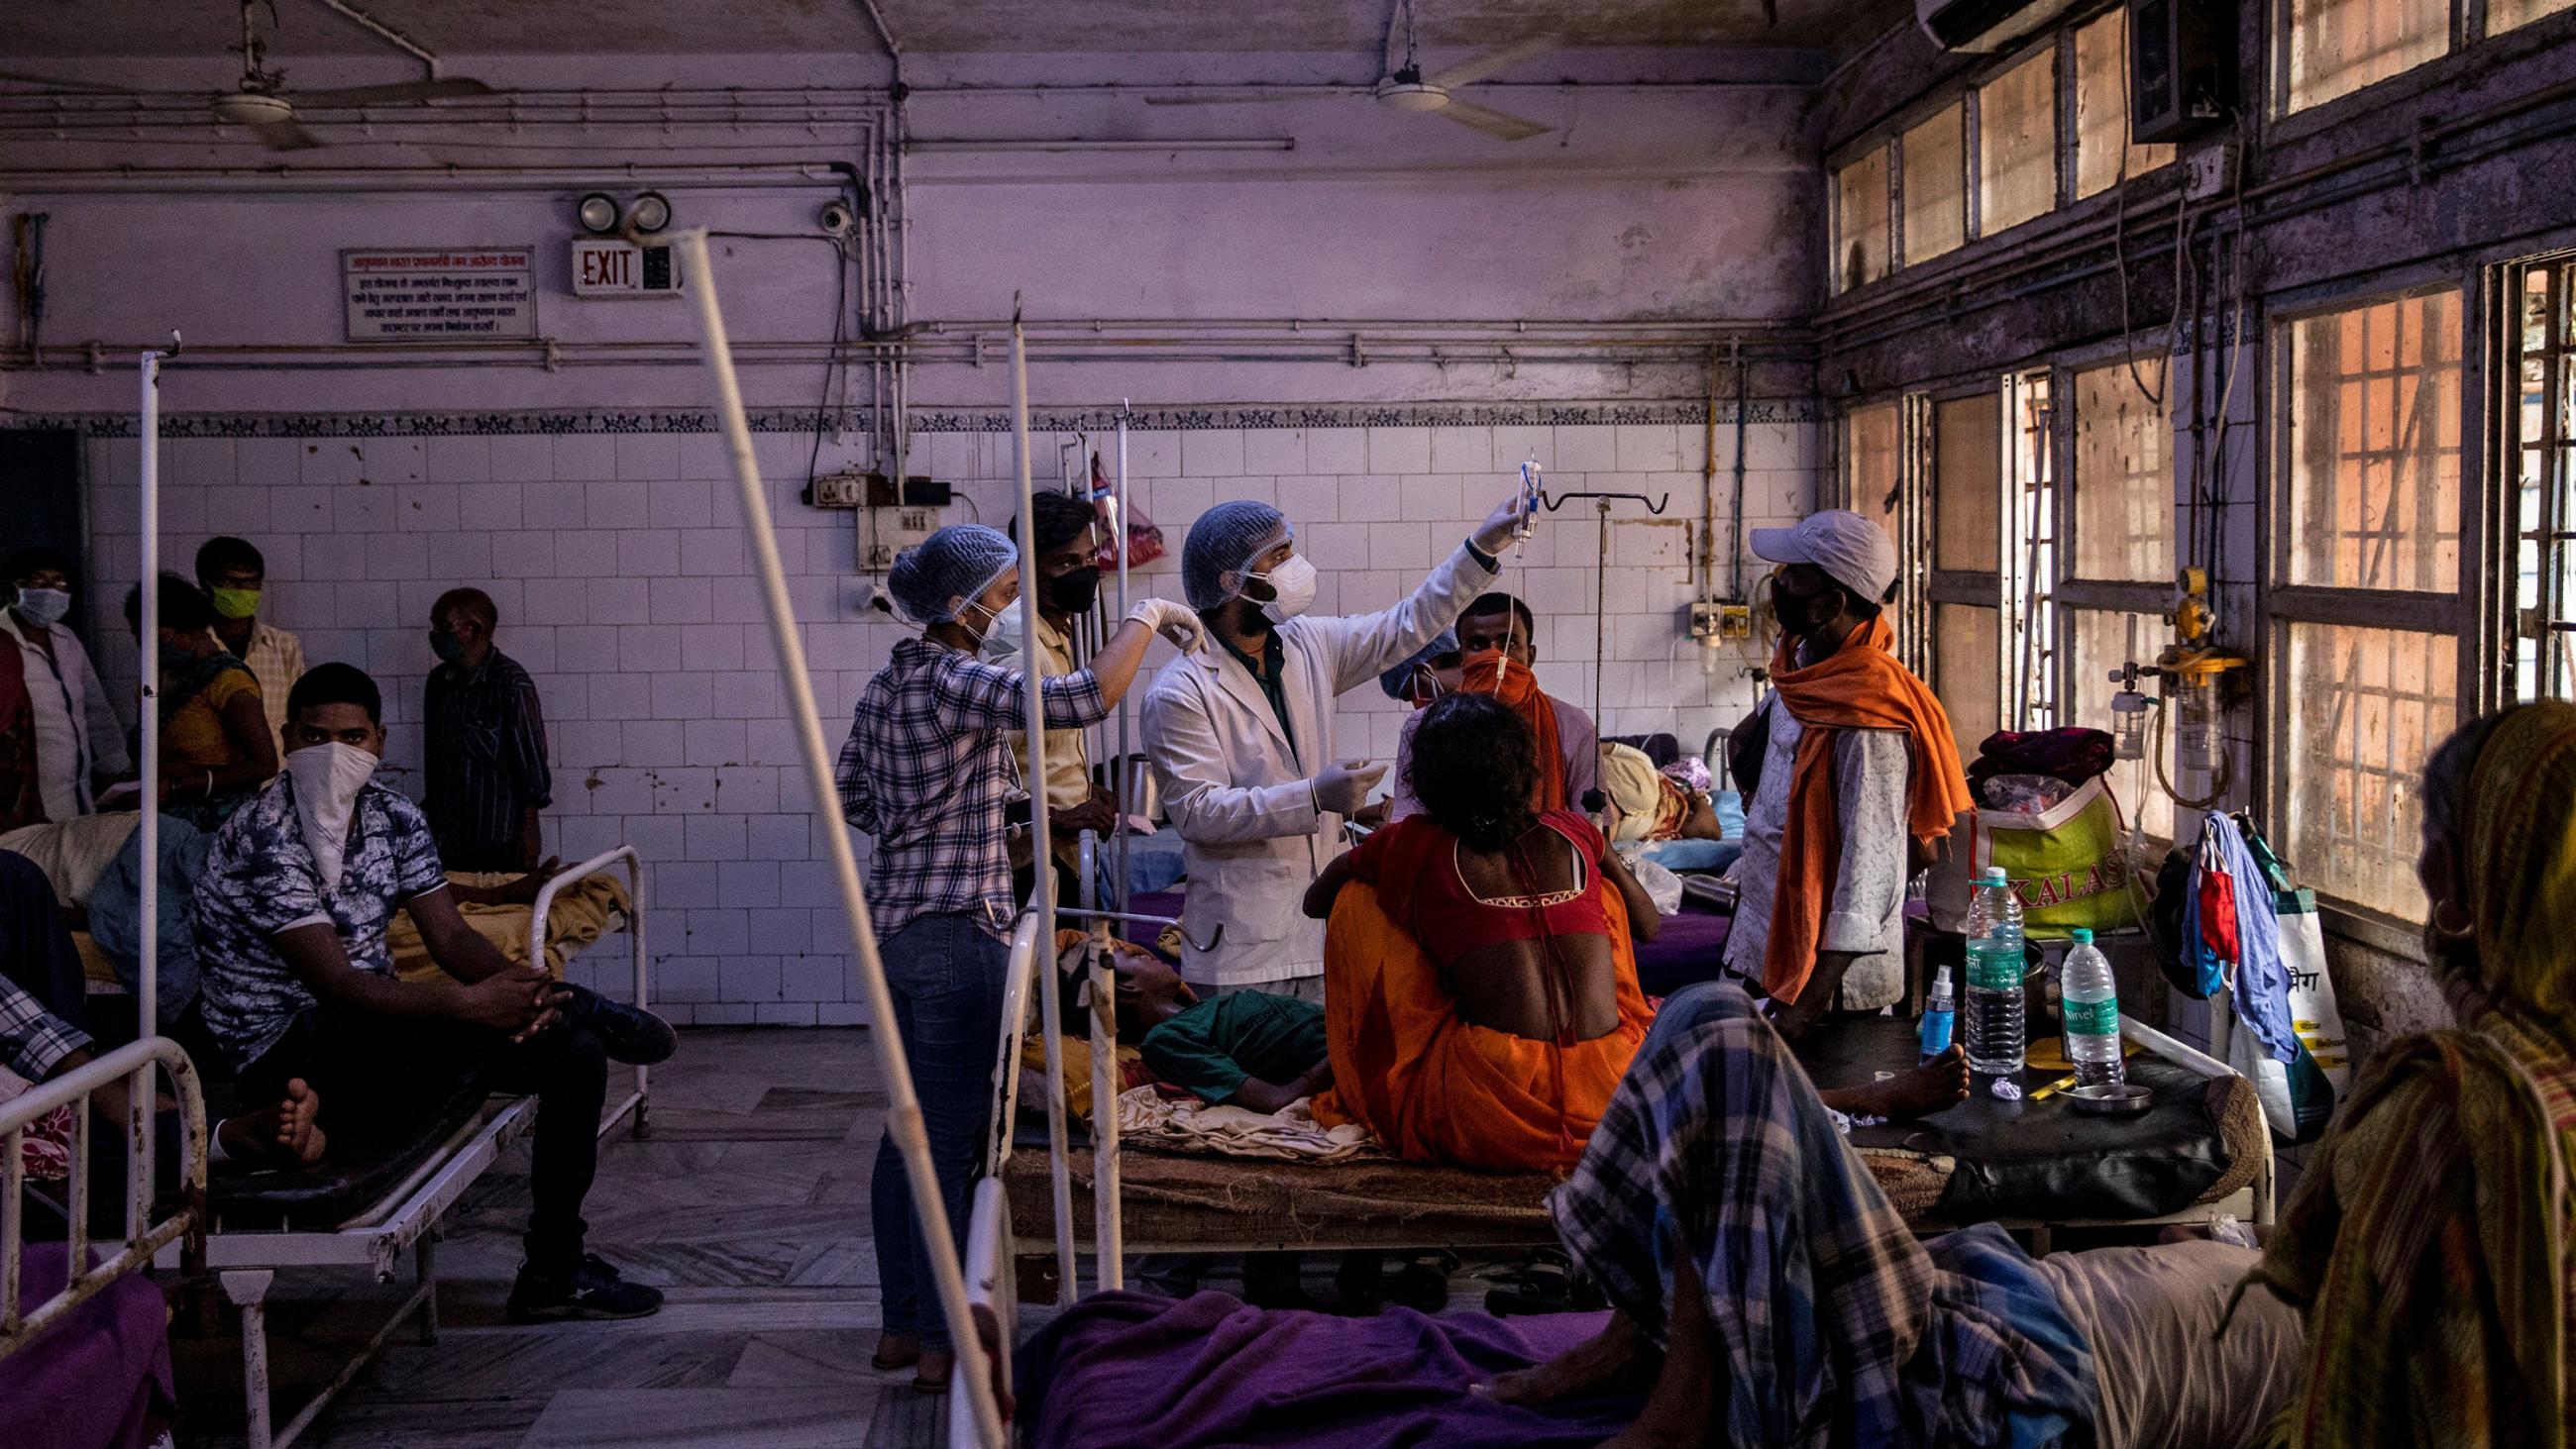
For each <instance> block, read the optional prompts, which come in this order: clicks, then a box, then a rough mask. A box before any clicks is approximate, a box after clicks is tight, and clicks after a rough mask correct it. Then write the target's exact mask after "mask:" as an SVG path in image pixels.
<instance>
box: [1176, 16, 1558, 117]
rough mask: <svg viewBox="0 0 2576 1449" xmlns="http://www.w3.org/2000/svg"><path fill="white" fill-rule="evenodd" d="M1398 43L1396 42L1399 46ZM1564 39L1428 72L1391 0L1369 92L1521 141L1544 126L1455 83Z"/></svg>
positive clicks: (1213, 99) (1296, 91) (1219, 98)
mask: <svg viewBox="0 0 2576 1449" xmlns="http://www.w3.org/2000/svg"><path fill="white" fill-rule="evenodd" d="M1399 42H1401V44H1400V46H1399ZM1564 43H1565V42H1564V40H1563V38H1562V37H1559V36H1555V35H1533V36H1529V37H1527V38H1525V39H1522V40H1519V41H1515V42H1514V43H1512V44H1510V45H1506V46H1504V47H1502V48H1501V49H1499V50H1489V51H1487V52H1485V53H1484V54H1483V55H1480V56H1477V57H1476V58H1475V59H1473V60H1468V61H1462V62H1460V63H1459V64H1457V65H1453V66H1451V67H1449V68H1448V69H1446V70H1441V71H1435V72H1433V73H1431V74H1429V75H1424V74H1423V73H1422V65H1421V62H1420V61H1419V60H1417V59H1416V58H1415V50H1414V31H1413V0H1396V7H1395V12H1394V14H1392V15H1390V16H1389V17H1388V18H1387V25H1386V47H1385V58H1384V61H1383V62H1382V71H1381V73H1380V75H1379V76H1378V79H1377V83H1376V84H1375V85H1372V86H1370V87H1369V94H1370V95H1371V96H1374V97H1375V98H1376V99H1377V101H1378V102H1379V104H1381V105H1385V106H1388V107H1391V108H1393V109H1395V110H1399V111H1411V112H1413V113H1414V114H1416V115H1425V116H1439V117H1441V118H1442V119H1444V120H1450V121H1456V122H1457V123H1458V124H1460V125H1462V126H1468V127H1472V128H1474V129H1476V130H1479V131H1482V132H1484V133H1485V134H1486V135H1488V136H1493V137H1496V138H1498V139H1501V140H1505V141H1525V140H1527V139H1529V138H1530V137H1532V136H1539V135H1544V134H1546V132H1547V129H1548V128H1547V127H1545V126H1542V125H1540V124H1539V123H1538V122H1536V121H1531V120H1524V119H1523V118H1521V117H1519V116H1515V115H1512V114H1511V113H1510V112H1508V111H1498V110H1495V109H1494V108H1493V107H1491V106H1480V105H1477V104H1476V103H1475V102H1473V101H1470V100H1464V99H1461V98H1460V97H1459V96H1458V94H1457V91H1458V88H1459V87H1461V86H1469V85H1473V84H1475V83H1476V82H1478V81H1480V80H1483V79H1485V78H1486V77H1488V76H1492V75H1496V74H1499V73H1501V72H1502V71H1504V70H1507V69H1509V68H1510V67H1512V66H1514V65H1517V64H1519V63H1520V62H1522V61H1524V60H1527V59H1529V58H1530V57H1531V56H1534V55H1543V54H1545V53H1547V52H1548V51H1551V50H1554V49H1556V48H1557V47H1559V46H1561V45H1563V44H1564ZM1319 94H1323V95H1342V94H1347V92H1344V91H1341V90H1338V89H1326V88H1319V87H1311V86H1284V87H1280V88H1278V89H1275V90H1270V91H1265V92H1263V93H1261V94H1257V95H1256V94H1236V95H1215V96H1153V97H1149V98H1148V99H1147V101H1146V104H1148V105H1156V106H1228V105H1246V104H1250V103H1253V102H1256V101H1284V100H1295V99H1299V98H1301V97H1302V96H1310V95H1319Z"/></svg>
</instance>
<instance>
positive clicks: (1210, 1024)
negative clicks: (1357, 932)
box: [1142, 991, 1327, 1103]
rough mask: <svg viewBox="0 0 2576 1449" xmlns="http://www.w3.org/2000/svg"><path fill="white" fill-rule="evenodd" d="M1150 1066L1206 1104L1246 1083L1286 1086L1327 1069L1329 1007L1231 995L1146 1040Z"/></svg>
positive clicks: (1279, 998)
mask: <svg viewBox="0 0 2576 1449" xmlns="http://www.w3.org/2000/svg"><path fill="white" fill-rule="evenodd" d="M1142 1050H1143V1052H1144V1054H1145V1065H1146V1066H1147V1067H1148V1068H1150V1069H1151V1070H1152V1071H1153V1073H1154V1075H1155V1076H1156V1077H1157V1078H1159V1079H1161V1080H1163V1081H1166V1082H1169V1083H1171V1084H1172V1085H1173V1086H1176V1087H1185V1088H1187V1089H1189V1090H1190V1091H1191V1092H1193V1093H1195V1094H1196V1095H1197V1096H1198V1097H1199V1098H1200V1099H1202V1100H1204V1101H1209V1102H1218V1103H1222V1102H1224V1101H1225V1100H1226V1099H1228V1098H1230V1097H1232V1096H1233V1095H1234V1094H1235V1093H1237V1092H1239V1091H1241V1090H1243V1081H1244V1078H1246V1077H1259V1078H1260V1079H1261V1080H1263V1081H1265V1082H1275V1083H1278V1084H1280V1085H1282V1086H1285V1085H1286V1084H1288V1083H1289V1082H1293V1081H1295V1080H1296V1079H1297V1078H1298V1077H1300V1076H1302V1075H1304V1074H1305V1073H1307V1072H1309V1071H1312V1070H1314V1069H1315V1068H1316V1067H1317V1066H1319V1065H1321V1064H1322V1062H1323V1060H1324V1057H1325V1055H1326V1051H1327V1048H1326V1047H1325V1045H1324V1008H1322V1007H1320V1006H1318V1005H1316V1004H1315V1003H1313V1002H1311V1001H1302V1000H1299V999H1298V998H1296V997H1294V996H1274V995H1272V994H1270V993H1269V992H1267V991H1230V992H1227V993H1226V994H1225V995H1223V996H1218V997H1213V998H1210V999H1209V1000H1206V1001H1202V1002H1200V1003H1199V1004H1198V1005H1196V1006H1193V1007H1191V1008H1190V1009H1189V1010H1187V1011H1184V1012H1182V1013H1181V1014H1180V1015H1178V1016H1176V1017H1173V1018H1172V1019H1171V1020H1169V1021H1167V1022H1164V1023H1163V1024H1162V1025H1161V1026H1158V1027H1156V1028H1154V1029H1153V1030H1152V1031H1149V1032H1147V1033H1145V1042H1144V1046H1143V1048H1142Z"/></svg>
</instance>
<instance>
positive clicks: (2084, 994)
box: [2060, 930, 2129, 1087]
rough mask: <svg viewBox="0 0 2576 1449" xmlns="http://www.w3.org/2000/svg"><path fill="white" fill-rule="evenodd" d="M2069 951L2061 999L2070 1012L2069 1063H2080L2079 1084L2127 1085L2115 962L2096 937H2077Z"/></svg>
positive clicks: (2078, 933) (2077, 1069) (2081, 933)
mask: <svg viewBox="0 0 2576 1449" xmlns="http://www.w3.org/2000/svg"><path fill="white" fill-rule="evenodd" d="M2073 934H2074V937H2075V946H2074V948H2073V949H2072V950H2070V951H2068V952H2067V953H2066V965H2065V967H2064V968H2063V972H2062V979H2063V981H2064V989H2063V990H2062V992H2061V993H2060V1000H2061V1001H2062V1002H2063V1003H2064V1005H2065V1011H2066V1059H2067V1060H2068V1061H2071V1062H2073V1063H2075V1085H2077V1086H2079V1087H2116V1086H2119V1085H2120V1084H2121V1083H2123V1082H2125V1081H2127V1080H2128V1079H2129V1078H2128V1069H2127V1068H2126V1067H2125V1066H2124V1065H2123V1064H2122V1062H2121V1060H2120V988H2119V985H2118V983H2116V982H2114V981H2113V980H2112V979H2111V963H2110V962H2109V961H2107V960H2104V959H2103V956H2102V953H2101V952H2100V951H2098V950H2096V949H2094V946H2093V933H2092V932H2091V931H2085V930H2078V931H2076V932H2074V933H2073Z"/></svg>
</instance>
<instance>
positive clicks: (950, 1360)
mask: <svg viewBox="0 0 2576 1449" xmlns="http://www.w3.org/2000/svg"><path fill="white" fill-rule="evenodd" d="M956 1372H957V1355H955V1354H953V1353H941V1352H938V1351H937V1350H935V1349H924V1350H923V1351H922V1354H921V1365H920V1367H919V1368H917V1369H915V1370H913V1375H912V1391H913V1392H914V1393H916V1394H944V1393H946V1392H948V1380H949V1378H950V1377H951V1376H953V1375H954V1374H955V1373H956Z"/></svg>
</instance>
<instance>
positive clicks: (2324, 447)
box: [2284, 292, 2460, 593]
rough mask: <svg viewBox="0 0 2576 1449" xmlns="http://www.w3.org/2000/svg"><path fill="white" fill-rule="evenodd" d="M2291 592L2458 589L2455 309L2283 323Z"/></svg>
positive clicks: (2371, 311)
mask: <svg viewBox="0 0 2576 1449" xmlns="http://www.w3.org/2000/svg"><path fill="white" fill-rule="evenodd" d="M2289 351H2290V369H2289V376H2288V379H2287V387H2286V388H2285V389H2284V396H2285V397H2286V398H2287V399H2288V408H2289V420H2288V422H2289V458H2288V464H2289V481H2290V499H2289V516H2288V519H2287V520H2286V521H2287V522H2288V523H2289V524H2290V527H2288V528H2287V529H2285V530H2284V531H2285V532H2286V533H2287V534H2288V535H2289V541H2290V572H2289V581H2290V582H2291V583H2297V584H2324V585H2330V586H2333V587H2337V588H2348V589H2411V590H2419V591H2422V592H2426V593H2450V592H2453V591H2455V590H2457V589H2458V588H2459V586H2460V298H2459V295H2458V294H2457V293H2456V292H2434V293H2429V294H2427V295H2424V296H2419V297H2402V298H2398V299H2397V300H2394V301H2388V302H2380V303H2375V304H2372V305H2368V306H2362V307H2355V308H2352V309H2350V310H2348V311H2342V312H2331V313H2328V314H2326V315H2324V316H2322V317H2310V318H2306V319H2304V320H2302V321H2298V322H2294V323H2291V324H2290V326H2289Z"/></svg>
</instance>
